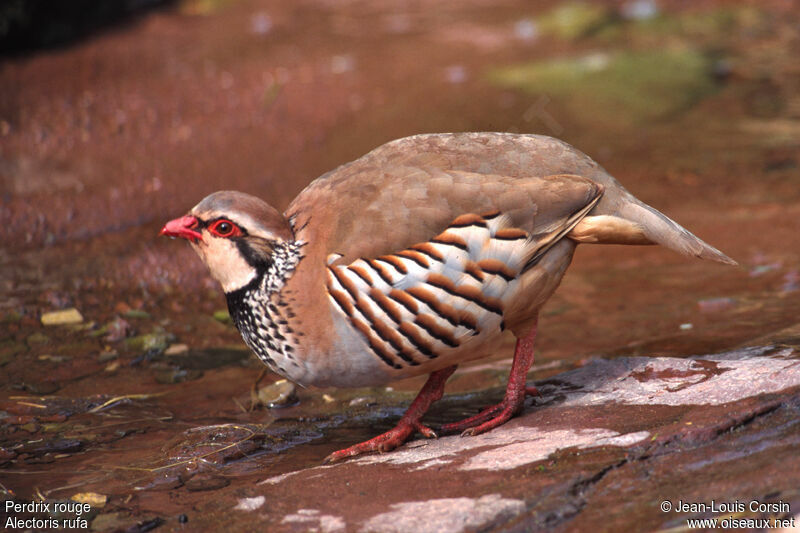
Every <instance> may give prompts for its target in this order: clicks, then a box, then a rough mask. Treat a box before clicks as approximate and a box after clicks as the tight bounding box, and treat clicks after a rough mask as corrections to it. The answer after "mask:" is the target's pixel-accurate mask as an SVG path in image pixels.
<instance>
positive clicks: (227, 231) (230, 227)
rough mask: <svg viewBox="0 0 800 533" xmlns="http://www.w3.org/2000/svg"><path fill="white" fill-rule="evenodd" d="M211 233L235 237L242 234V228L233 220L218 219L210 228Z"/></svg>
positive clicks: (218, 235)
mask: <svg viewBox="0 0 800 533" xmlns="http://www.w3.org/2000/svg"><path fill="white" fill-rule="evenodd" d="M209 229H210V230H211V233H213V234H214V235H216V236H217V237H234V236H236V235H241V234H242V232H241V230H240V229H239V228H238V227H237V226H236V224H234V223H233V222H231V221H230V220H224V219H223V220H217V221H216V222H214V224H213V225H212V226H211V227H210V228H209Z"/></svg>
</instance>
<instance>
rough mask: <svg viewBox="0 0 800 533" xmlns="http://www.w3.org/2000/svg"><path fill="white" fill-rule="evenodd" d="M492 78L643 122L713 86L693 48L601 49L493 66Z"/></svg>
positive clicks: (576, 109)
mask: <svg viewBox="0 0 800 533" xmlns="http://www.w3.org/2000/svg"><path fill="white" fill-rule="evenodd" d="M488 77H489V80H490V82H492V83H494V84H496V85H499V86H502V87H505V88H514V89H519V90H522V91H524V92H526V93H528V94H532V95H541V94H547V95H549V96H552V97H554V98H555V99H557V100H559V101H560V102H561V103H563V104H565V105H566V106H567V107H568V108H569V109H570V111H572V112H573V113H574V114H575V115H576V116H580V115H581V114H582V113H586V112H589V113H592V114H593V115H594V116H601V117H607V118H611V119H616V120H619V119H623V120H624V119H628V120H629V121H631V122H636V123H638V122H644V121H649V120H654V119H659V118H662V117H665V116H668V115H672V114H674V113H677V112H680V111H684V110H686V109H688V108H690V107H691V106H692V105H694V104H695V103H697V102H698V101H700V100H701V99H702V98H704V97H706V96H708V95H709V94H711V93H713V92H714V91H715V90H716V87H717V85H716V83H715V82H714V80H713V79H712V77H711V60H710V59H709V58H708V57H707V56H705V55H704V54H701V53H699V52H697V51H694V50H689V49H680V50H655V51H644V52H618V53H610V54H606V53H602V54H593V55H588V56H582V57H578V58H566V59H554V60H546V61H539V62H534V63H527V64H523V65H516V66H511V67H504V68H499V69H495V70H492V71H490V72H489V74H488Z"/></svg>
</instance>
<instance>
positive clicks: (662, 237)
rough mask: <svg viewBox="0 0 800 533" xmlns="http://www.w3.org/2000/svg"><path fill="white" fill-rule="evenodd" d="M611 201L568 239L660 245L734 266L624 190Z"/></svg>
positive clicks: (598, 207)
mask: <svg viewBox="0 0 800 533" xmlns="http://www.w3.org/2000/svg"><path fill="white" fill-rule="evenodd" d="M604 199H607V197H606V198H604ZM613 200H614V201H611V202H600V203H599V204H597V206H596V207H595V209H593V210H592V212H591V213H589V215H588V216H586V217H585V218H583V219H582V220H581V221H580V223H578V224H577V225H576V226H575V227H574V228H573V229H572V231H571V232H570V233H569V234H568V235H567V236H568V237H569V238H570V239H572V240H575V241H577V242H585V243H597V244H660V245H662V246H665V247H666V248H669V249H670V250H674V251H676V252H678V253H679V254H682V255H687V256H693V257H699V258H701V259H709V260H711V261H716V262H718V263H724V264H726V265H736V264H737V263H736V261H734V260H733V259H731V258H730V257H728V256H727V255H725V254H724V253H722V252H720V251H719V250H717V249H716V248H714V247H713V246H711V245H710V244H708V243H706V242H704V241H703V240H701V239H700V238H698V237H697V236H695V235H694V234H692V233H691V232H690V231H688V230H687V229H685V228H684V227H683V226H681V225H680V224H678V223H677V222H675V221H674V220H672V219H670V218H669V217H667V216H666V215H664V214H663V213H661V212H659V211H657V210H656V209H654V208H652V207H650V206H649V205H647V204H645V203H643V202H640V201H639V200H637V199H636V198H634V197H633V196H632V195H630V194H627V191H625V193H623V195H620V196H618V197H617V198H614V199H613Z"/></svg>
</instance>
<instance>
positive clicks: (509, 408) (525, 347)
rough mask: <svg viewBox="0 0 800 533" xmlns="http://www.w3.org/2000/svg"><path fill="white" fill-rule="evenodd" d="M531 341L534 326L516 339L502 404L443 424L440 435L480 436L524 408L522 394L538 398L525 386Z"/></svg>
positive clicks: (531, 348)
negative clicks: (458, 420)
mask: <svg viewBox="0 0 800 533" xmlns="http://www.w3.org/2000/svg"><path fill="white" fill-rule="evenodd" d="M535 339H536V324H535V323H534V325H533V328H531V331H530V332H529V333H528V334H527V335H526V336H525V337H523V338H521V339H517V347H516V349H515V350H514V361H513V362H512V363H511V374H510V375H509V376H508V386H507V387H506V395H505V397H504V398H503V401H502V402H500V403H499V404H497V405H494V406H492V407H489V408H487V409H484V410H483V411H481V412H480V413H478V414H477V415H475V416H471V417H469V418H467V419H465V420H461V421H460V422H453V423H451V424H445V425H443V426H442V433H457V432H461V436H462V437H467V436H472V435H480V434H481V433H485V432H487V431H489V430H490V429H494V428H496V427H497V426H500V425H502V424H505V423H506V422H508V421H509V420H510V419H511V417H513V416H514V415H517V414H519V413H520V412H521V411H522V409H523V407H524V402H525V396H526V395H530V396H541V395H540V394H539V391H538V390H537V389H536V387H526V386H525V379H526V377H527V375H528V370H529V369H530V368H531V365H532V364H533V341H534V340H535Z"/></svg>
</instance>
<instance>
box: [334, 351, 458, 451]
mask: <svg viewBox="0 0 800 533" xmlns="http://www.w3.org/2000/svg"><path fill="white" fill-rule="evenodd" d="M455 371H456V367H455V366H450V367H447V368H443V369H441V370H437V371H436V372H433V373H431V375H430V376H428V381H427V382H425V385H424V386H423V387H422V390H420V391H419V394H417V397H416V398H414V401H413V402H411V405H410V406H409V407H408V410H407V411H406V412H405V414H404V415H403V418H401V419H400V422H398V423H397V426H395V427H394V428H392V429H390V430H389V431H387V432H386V433H384V434H382V435H378V436H377V437H375V438H374V439H370V440H368V441H365V442H361V443H359V444H355V445H353V446H350V447H349V448H345V449H344V450H339V451H337V452H333V453H332V454H330V455H329V456H328V457H326V458H325V462H326V463H335V462H336V461H341V460H342V459H346V458H348V457H353V456H356V455H361V454H362V453H367V452H388V451H389V450H393V449H395V448H397V447H398V446H400V445H401V444H403V443H404V442H405V441H407V440H408V439H409V437H411V435H413V434H414V432H415V431H419V432H420V433H422V434H423V435H424V436H426V437H428V438H429V439H431V438H436V433H434V432H433V430H432V429H430V428H429V427H427V426H424V425H422V422H420V419H421V418H422V416H423V415H424V414H425V412H426V411H427V410H428V408H429V407H430V406H431V404H432V403H433V402H435V401H437V400H439V399H440V398H441V397H442V394H443V393H444V384H445V382H446V381H447V378H449V377H450V376H451V375H452V374H453V372H455Z"/></svg>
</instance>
